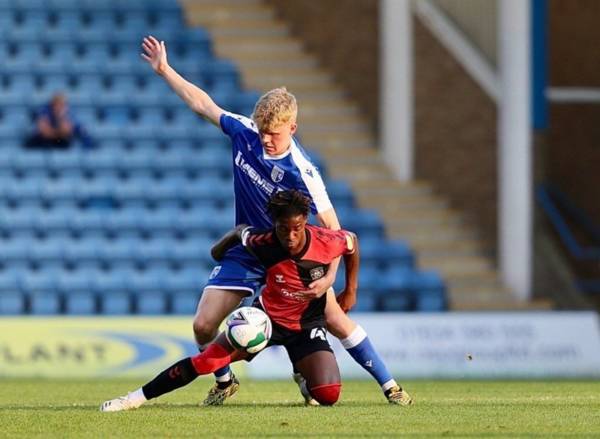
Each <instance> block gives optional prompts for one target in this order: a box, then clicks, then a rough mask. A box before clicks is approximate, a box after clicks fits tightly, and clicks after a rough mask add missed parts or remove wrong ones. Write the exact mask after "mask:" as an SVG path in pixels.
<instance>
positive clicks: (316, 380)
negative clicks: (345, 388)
mask: <svg viewBox="0 0 600 439" xmlns="http://www.w3.org/2000/svg"><path fill="white" fill-rule="evenodd" d="M294 368H296V369H297V370H298V371H299V372H300V374H302V376H303V377H304V378H305V379H306V388H307V390H308V392H309V393H310V395H311V396H312V397H313V398H314V399H315V400H316V401H317V402H318V403H319V404H321V405H333V404H335V403H336V402H337V401H338V399H339V397H340V393H341V390H342V384H341V381H342V380H341V378H340V369H339V368H338V364H337V361H335V356H334V355H333V353H332V352H331V351H317V352H313V353H311V354H309V355H307V356H306V357H304V358H302V359H301V360H298V361H296V362H295V363H294Z"/></svg>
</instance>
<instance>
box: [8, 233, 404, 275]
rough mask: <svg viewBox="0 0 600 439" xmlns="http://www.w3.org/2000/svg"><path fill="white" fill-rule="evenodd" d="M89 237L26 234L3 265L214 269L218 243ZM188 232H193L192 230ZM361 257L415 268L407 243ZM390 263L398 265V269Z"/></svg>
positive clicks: (379, 246)
mask: <svg viewBox="0 0 600 439" xmlns="http://www.w3.org/2000/svg"><path fill="white" fill-rule="evenodd" d="M124 230H125V229H118V231H117V233H123V231H124ZM135 230H138V229H137V228H136V229H135ZM89 232H90V231H89V230H88V231H87V233H88V235H87V236H86V237H83V238H82V237H80V238H77V239H73V237H72V236H70V235H67V234H64V233H62V234H55V235H49V236H48V237H46V238H44V239H37V237H35V236H34V235H33V234H30V235H29V236H27V235H25V234H23V233H20V234H19V235H16V236H14V237H13V238H12V239H2V246H1V247H0V261H1V264H5V265H11V264H12V265H13V266H15V265H16V263H18V262H23V263H24V262H27V263H31V264H32V265H33V266H40V267H42V266H44V264H46V263H49V262H65V263H69V264H71V265H79V264H82V263H84V262H86V263H87V262H92V263H93V262H97V263H98V264H100V265H106V264H116V263H121V262H127V261H130V262H134V263H137V264H141V265H143V264H147V263H150V262H157V261H161V262H164V263H172V264H174V265H179V264H182V263H186V262H190V263H191V262H196V263H199V264H204V266H206V267H210V266H212V265H213V261H212V259H211V257H210V247H211V246H212V244H213V242H214V239H210V237H209V236H207V235H204V234H198V235H195V236H193V237H190V239H180V237H176V236H173V235H171V236H168V235H167V236H160V237H155V238H153V237H152V235H151V234H150V238H149V239H148V238H145V237H142V236H139V235H137V236H136V235H135V234H132V235H130V236H122V237H120V238H118V239H114V238H107V237H106V236H104V235H101V234H95V235H91V234H90V233H89ZM186 232H187V233H189V230H186ZM46 233H47V231H46ZM361 258H362V265H363V266H364V267H377V268H393V267H396V268H397V267H409V268H411V267H413V266H414V256H413V254H412V252H411V250H410V248H408V247H407V246H406V244H404V243H402V242H384V243H382V242H381V241H380V240H378V239H362V240H361ZM390 261H393V267H391V265H392V264H390Z"/></svg>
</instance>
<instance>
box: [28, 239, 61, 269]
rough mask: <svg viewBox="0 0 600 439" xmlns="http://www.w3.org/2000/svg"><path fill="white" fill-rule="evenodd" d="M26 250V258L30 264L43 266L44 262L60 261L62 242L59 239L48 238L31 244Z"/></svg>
mask: <svg viewBox="0 0 600 439" xmlns="http://www.w3.org/2000/svg"><path fill="white" fill-rule="evenodd" d="M32 244H33V245H32V246H31V247H30V248H29V249H28V257H29V259H30V260H31V261H32V262H37V263H40V264H43V263H44V262H46V261H57V260H61V259H62V253H63V242H62V240H60V239H54V238H48V239H43V240H38V241H34V242H32Z"/></svg>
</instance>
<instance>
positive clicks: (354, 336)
mask: <svg viewBox="0 0 600 439" xmlns="http://www.w3.org/2000/svg"><path fill="white" fill-rule="evenodd" d="M365 338H367V333H366V332H365V330H364V329H363V328H362V327H361V326H360V325H356V328H354V331H352V333H351V334H350V335H349V336H348V337H346V338H345V339H343V340H340V342H341V343H342V346H344V349H352V348H353V347H354V346H356V345H358V344H359V343H360V342H361V341H363V340H364V339H365Z"/></svg>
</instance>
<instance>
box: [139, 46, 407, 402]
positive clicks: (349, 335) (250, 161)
mask: <svg viewBox="0 0 600 439" xmlns="http://www.w3.org/2000/svg"><path fill="white" fill-rule="evenodd" d="M142 49H143V53H142V57H143V58H144V59H145V60H146V61H147V62H148V63H149V64H150V65H151V67H152V68H153V70H154V71H155V72H156V73H157V74H158V75H159V76H161V77H162V78H163V79H164V80H165V81H166V82H167V84H169V86H170V87H171V88H172V89H173V90H174V91H175V93H177V95H178V96H179V97H180V98H181V99H182V100H183V101H184V102H185V103H186V104H187V105H188V106H189V107H190V108H191V109H192V110H193V111H194V112H195V113H197V114H198V115H200V116H202V117H203V118H204V119H206V120H208V121H209V122H211V123H213V124H214V125H216V126H217V127H220V128H221V130H223V132H224V133H225V134H226V135H227V136H229V138H230V139H231V145H232V158H233V181H234V193H235V216H236V218H235V223H236V224H243V223H245V224H251V225H252V226H254V227H258V228H270V227H272V225H273V224H272V220H271V218H270V217H269V215H268V213H267V212H266V209H265V206H266V204H267V200H268V199H269V198H270V196H271V195H272V194H273V193H274V192H276V191H280V190H289V189H296V190H299V191H301V192H302V193H303V194H305V195H306V196H307V197H309V198H310V200H311V210H312V212H313V213H314V214H315V215H316V217H317V219H318V221H319V222H320V223H321V225H322V226H324V227H326V228H329V229H333V230H339V229H340V228H341V227H340V224H339V221H338V218H337V216H336V213H335V210H334V209H333V206H332V205H331V202H330V200H329V196H328V195H327V192H326V190H325V185H324V184H323V180H322V179H321V176H320V174H319V172H318V170H317V169H316V168H315V166H314V165H313V164H312V163H311V161H310V160H309V158H308V156H307V154H306V152H305V151H304V150H303V149H302V147H301V146H300V144H299V143H298V141H297V140H296V139H295V138H294V137H293V135H294V133H295V132H296V129H297V124H296V117H297V113H298V108H297V104H296V99H295V97H294V96H293V95H292V94H291V93H289V92H288V91H287V90H286V89H285V88H278V89H275V90H271V91H269V92H267V93H266V94H265V95H263V96H262V97H261V98H260V99H259V100H258V102H257V103H256V106H255V108H254V113H253V114H252V119H249V118H247V117H244V116H241V115H237V114H232V113H229V112H227V111H225V110H223V109H222V108H221V107H219V106H218V105H217V104H216V103H215V102H214V101H213V100H212V99H211V97H210V96H209V95H208V94H207V93H206V92H205V91H203V90H201V89H200V88H198V87H197V86H195V85H194V84H192V83H190V82H188V81H187V80H185V79H184V78H183V77H182V76H181V75H179V74H178V73H177V72H176V71H175V70H174V69H173V68H172V67H171V66H170V65H169V63H168V61H167V49H166V46H165V43H164V41H158V40H157V39H156V38H154V37H152V36H148V37H146V38H144V40H143V42H142ZM338 265H339V258H338V259H337V260H336V261H334V262H333V263H332V265H331V269H330V270H329V271H328V273H327V274H324V273H317V272H315V276H314V282H313V283H312V284H310V285H309V288H308V289H307V290H306V291H304V292H303V293H302V294H303V295H304V297H305V298H306V300H311V299H314V298H317V297H320V296H322V295H323V294H327V304H326V308H325V317H326V322H327V329H328V330H329V331H330V332H331V333H332V334H333V335H334V336H336V337H337V338H339V339H340V341H341V343H342V345H343V346H344V348H346V350H347V351H348V353H349V354H350V355H351V356H352V358H354V359H355V361H356V362H357V363H359V364H360V365H361V366H362V367H363V368H364V369H365V370H366V371H367V372H369V373H370V374H371V375H372V376H373V377H374V378H375V379H376V380H377V382H378V383H379V385H380V386H381V388H382V391H383V392H384V395H385V397H386V398H387V399H388V401H389V402H390V403H392V404H400V405H407V398H406V397H405V395H406V394H405V392H402V389H401V388H400V387H399V386H398V384H397V383H396V381H395V380H394V379H393V378H392V376H391V375H390V373H389V371H388V370H387V367H386V366H385V364H384V363H383V361H382V359H381V357H380V356H379V355H378V353H377V352H376V351H375V349H374V347H373V345H372V344H371V342H370V340H369V338H368V336H367V334H366V333H365V331H364V329H363V328H361V327H360V326H358V325H357V324H356V323H355V322H354V321H352V320H351V319H350V318H349V317H348V316H347V314H346V312H347V311H349V310H350V309H351V308H352V307H353V306H354V304H355V303H356V290H355V289H354V288H349V287H347V288H345V289H344V290H343V291H342V292H341V293H340V294H339V295H338V296H337V298H336V296H335V294H334V293H333V289H332V288H331V286H332V285H333V283H334V280H335V275H336V271H337V267H338ZM264 277H265V272H264V268H262V267H261V266H260V265H259V264H257V263H256V261H255V260H253V258H252V257H251V256H250V255H249V254H248V253H247V252H245V251H244V249H243V248H242V247H241V246H236V247H234V248H232V249H230V250H229V251H228V252H227V253H226V255H225V256H224V258H223V259H222V260H221V261H220V263H219V265H217V266H216V267H215V268H214V269H213V271H212V273H211V275H210V277H209V280H208V283H207V285H206V287H205V288H204V291H203V293H202V296H201V298H200V302H199V304H198V308H197V311H196V315H195V317H194V324H193V327H194V335H195V337H196V341H197V343H198V345H199V346H200V348H201V349H202V347H203V346H205V345H207V344H208V343H210V342H211V341H212V340H213V339H214V337H215V336H216V335H217V331H218V327H219V325H220V324H221V322H222V321H223V319H224V318H225V317H226V316H227V315H228V314H229V313H230V312H231V311H233V310H234V309H235V308H236V307H237V306H238V305H239V304H240V302H241V301H242V299H244V297H247V296H252V295H254V294H256V293H257V292H258V290H259V289H260V288H261V287H262V286H263V284H264ZM282 281H285V279H282ZM215 376H216V380H217V382H216V384H215V386H214V387H213V388H212V389H211V390H210V391H209V393H208V396H207V397H206V399H205V401H204V404H205V405H220V404H222V403H223V401H224V400H225V399H226V398H228V397H230V396H231V395H233V394H234V393H235V392H236V391H237V389H238V387H239V382H238V380H237V379H236V377H235V376H234V375H233V374H232V372H231V370H230V369H229V367H228V366H227V367H225V368H223V369H221V370H218V371H217V372H215ZM294 380H295V381H296V382H297V384H298V385H299V386H300V388H301V389H302V388H303V385H304V379H303V378H302V376H301V375H300V374H298V373H295V374H294ZM303 396H304V398H305V402H306V403H307V404H312V405H315V404H316V401H314V400H312V398H311V397H310V395H307V394H304V393H303Z"/></svg>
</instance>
